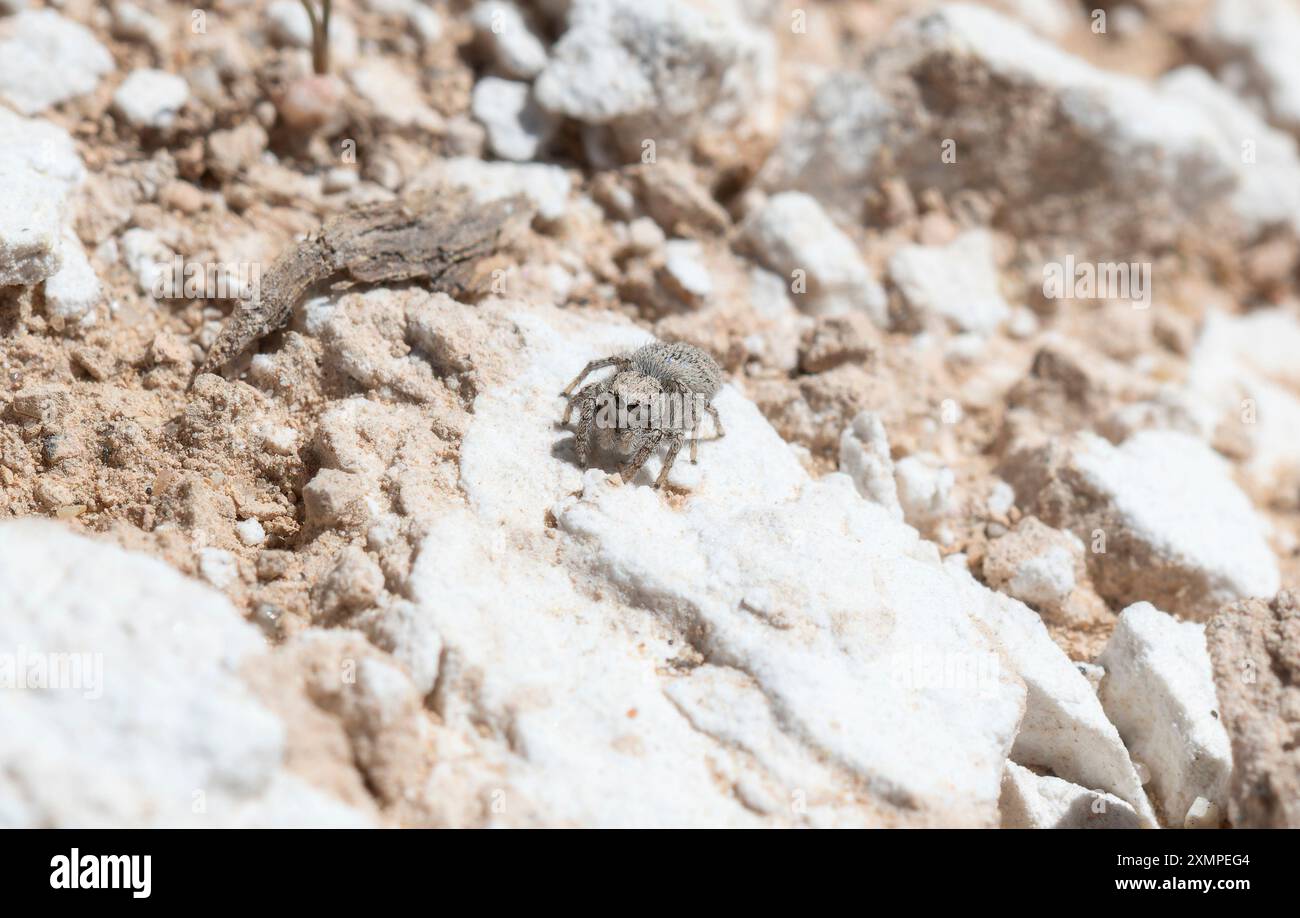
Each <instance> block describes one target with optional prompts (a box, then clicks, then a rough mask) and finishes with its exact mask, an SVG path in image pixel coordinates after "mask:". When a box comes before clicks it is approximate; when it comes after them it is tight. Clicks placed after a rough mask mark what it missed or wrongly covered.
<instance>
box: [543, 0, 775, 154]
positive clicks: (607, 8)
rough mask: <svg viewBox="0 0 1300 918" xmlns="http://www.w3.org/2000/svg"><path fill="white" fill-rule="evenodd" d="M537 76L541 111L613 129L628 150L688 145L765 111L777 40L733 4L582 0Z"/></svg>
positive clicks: (725, 1) (772, 81)
mask: <svg viewBox="0 0 1300 918" xmlns="http://www.w3.org/2000/svg"><path fill="white" fill-rule="evenodd" d="M567 23H568V30H567V31H566V32H565V33H564V35H562V36H561V37H560V40H559V41H558V42H556V44H555V45H554V47H553V48H552V49H551V59H550V62H549V63H548V64H547V66H546V69H545V70H543V71H542V73H541V74H540V75H539V76H538V78H537V83H536V89H537V98H538V101H539V102H540V104H541V105H542V107H543V108H546V109H548V110H550V111H552V112H555V113H556V114H560V115H565V116H568V117H570V118H575V119H577V120H578V121H582V122H584V123H586V124H590V125H609V126H610V127H611V128H612V129H613V131H614V134H615V139H616V140H617V141H618V143H619V144H620V146H621V147H622V148H623V150H624V151H625V152H629V153H635V154H636V155H640V154H641V153H642V151H643V147H642V144H643V142H644V141H647V140H653V141H654V142H655V144H656V147H657V150H658V152H659V153H663V152H665V149H664V148H665V147H669V148H671V147H675V146H679V145H686V144H688V143H689V142H690V140H691V139H692V138H693V137H694V136H695V135H696V134H697V133H698V132H700V131H701V130H703V129H705V128H711V129H721V128H726V127H728V126H730V125H733V124H735V123H736V122H737V121H739V120H740V119H741V118H742V117H746V116H748V115H750V114H751V112H752V111H753V110H754V109H755V108H759V107H761V106H763V105H764V104H765V103H766V102H767V100H768V98H769V97H770V96H771V94H772V92H773V90H774V88H775V54H776V51H775V43H774V41H773V39H772V36H771V35H770V34H769V33H768V32H767V31H766V30H761V29H758V28H754V27H753V26H751V25H750V24H749V23H748V22H747V21H746V20H745V18H744V17H743V16H742V15H740V14H739V13H738V11H737V10H736V4H734V3H732V2H729V0H706V2H703V3H698V4H697V3H687V2H685V0H662V2H657V3H644V2H641V0H575V2H574V3H573V5H572V8H571V9H570V11H569V14H568V17H567Z"/></svg>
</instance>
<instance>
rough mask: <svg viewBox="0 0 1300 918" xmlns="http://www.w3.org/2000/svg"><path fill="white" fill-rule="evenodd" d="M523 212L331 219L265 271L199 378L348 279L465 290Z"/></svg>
mask: <svg viewBox="0 0 1300 918" xmlns="http://www.w3.org/2000/svg"><path fill="white" fill-rule="evenodd" d="M523 210H524V208H523V206H522V202H521V201H519V200H518V199H516V198H510V199H507V200H504V201H496V202H494V203H492V204H488V205H486V206H481V207H478V208H470V207H466V205H465V202H464V201H462V200H459V199H453V200H447V201H441V202H435V203H433V204H431V205H427V206H426V205H424V204H418V205H417V204H415V203H413V202H403V201H391V202H385V203H381V204H371V205H368V206H365V207H361V208H358V209H357V210H353V211H349V212H348V213H345V214H341V215H339V216H337V217H333V218H332V219H330V220H327V221H326V222H325V224H324V226H322V227H321V228H320V230H319V231H317V232H316V233H313V234H312V235H310V236H308V237H307V238H306V239H304V240H303V241H302V242H300V243H298V244H296V245H295V246H293V247H292V248H290V249H289V250H288V251H286V252H283V253H282V254H281V255H280V257H279V258H277V259H276V260H275V262H274V264H272V265H271V267H270V268H269V269H267V272H266V276H265V277H264V278H262V281H261V285H260V288H259V289H258V291H257V292H256V294H255V295H254V296H253V297H252V298H250V299H248V300H245V301H243V302H241V303H240V304H239V306H238V307H237V308H236V310H235V312H234V314H233V315H232V316H231V317H230V318H229V319H228V320H227V321H226V324H225V326H224V327H223V328H222V329H221V334H220V335H219V336H218V337H217V340H216V342H215V343H214V344H213V345H212V348H211V350H209V351H208V355H207V357H206V358H205V359H204V361H203V364H202V365H201V366H200V367H199V369H198V373H218V372H220V371H221V370H222V369H223V368H224V367H225V366H226V365H227V364H229V363H230V362H231V361H232V360H234V359H235V358H236V357H238V356H239V355H240V354H242V353H243V352H244V351H245V350H246V349H247V348H248V347H249V346H250V345H252V344H253V343H254V342H256V341H257V340H259V339H260V338H262V337H264V336H266V335H268V334H270V333H271V332H273V331H275V330H276V329H278V328H281V327H283V326H284V325H285V324H286V323H287V322H288V321H289V319H290V317H291V316H292V315H293V310H294V307H296V306H297V305H298V303H299V302H301V301H302V300H303V299H304V298H305V297H306V296H307V294H308V292H309V291H310V290H311V289H312V288H313V287H315V286H316V285H318V284H320V283H322V282H324V281H328V280H332V279H334V278H338V277H342V276H346V277H348V278H350V279H351V280H354V281H359V282H362V283H371V284H374V283H385V282H392V281H402V280H414V279H419V278H423V279H426V280H428V281H429V282H430V286H431V287H432V289H434V290H442V291H445V292H447V293H450V294H452V295H457V294H460V293H463V292H465V291H466V290H468V289H470V288H471V286H472V282H473V280H474V275H475V268H476V265H477V263H478V262H479V261H481V260H482V259H483V258H486V257H487V256H489V255H491V254H493V253H494V252H495V251H496V250H497V248H498V247H499V245H500V242H501V237H502V235H503V233H504V231H505V228H506V225H507V223H508V222H509V220H510V218H511V217H512V216H513V215H514V214H516V213H518V212H522V211H523ZM196 375H197V374H196Z"/></svg>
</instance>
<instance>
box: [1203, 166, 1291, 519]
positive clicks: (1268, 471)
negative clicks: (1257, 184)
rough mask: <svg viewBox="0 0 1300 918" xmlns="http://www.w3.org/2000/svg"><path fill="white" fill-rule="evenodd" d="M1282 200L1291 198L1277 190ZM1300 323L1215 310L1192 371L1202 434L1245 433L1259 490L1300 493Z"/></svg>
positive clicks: (1250, 473)
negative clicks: (1299, 433)
mask: <svg viewBox="0 0 1300 918" xmlns="http://www.w3.org/2000/svg"><path fill="white" fill-rule="evenodd" d="M1277 191H1278V193H1279V194H1285V192H1284V191H1283V190H1282V189H1277ZM1297 353H1300V322H1297V321H1296V319H1295V316H1294V315H1292V313H1291V312H1290V311H1289V310H1286V309H1260V310H1256V311H1253V312H1249V313H1247V314H1245V315H1242V316H1229V315H1225V314H1223V313H1221V312H1217V311H1214V312H1210V313H1209V314H1208V315H1207V316H1206V319H1205V323H1204V325H1203V326H1202V328H1201V335H1200V338H1199V339H1198V340H1197V342H1196V347H1195V349H1194V350H1193V352H1192V356H1191V362H1190V365H1189V366H1188V370H1187V385H1186V392H1187V393H1188V395H1189V396H1190V398H1189V400H1188V401H1189V404H1190V405H1191V406H1192V407H1193V409H1194V410H1195V412H1196V421H1197V425H1198V426H1199V428H1200V430H1199V433H1200V434H1201V435H1202V436H1203V437H1205V438H1207V439H1208V438H1211V437H1213V435H1214V432H1215V430H1216V428H1218V427H1219V425H1220V424H1224V425H1225V426H1228V427H1230V429H1234V430H1236V431H1239V432H1240V433H1242V434H1244V435H1245V439H1246V442H1247V443H1248V444H1249V445H1250V455H1249V456H1248V457H1247V458H1246V459H1245V460H1244V461H1243V462H1242V463H1241V467H1242V468H1243V470H1244V472H1245V476H1246V479H1247V480H1248V481H1249V482H1250V484H1251V485H1252V486H1253V487H1254V488H1255V489H1256V490H1258V491H1259V492H1261V493H1265V494H1276V493H1280V492H1282V491H1285V490H1286V489H1288V488H1296V487H1300V438H1297V437H1296V436H1295V431H1297V430H1300V366H1297V363H1296V359H1295V355H1296V354H1297Z"/></svg>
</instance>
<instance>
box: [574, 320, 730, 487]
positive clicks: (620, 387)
mask: <svg viewBox="0 0 1300 918" xmlns="http://www.w3.org/2000/svg"><path fill="white" fill-rule="evenodd" d="M604 367H614V368H615V373H614V374H613V375H612V376H609V377H608V378H606V379H603V380H600V381H598V382H594V383H591V384H590V385H587V386H583V388H581V389H579V390H578V391H577V392H576V393H575V392H574V389H577V387H578V384H579V383H581V382H582V381H583V380H584V379H586V378H587V376H588V375H590V374H591V373H593V372H595V371H596V370H599V369H602V368H604ZM721 386H722V370H721V369H720V368H719V367H718V365H717V363H716V362H714V360H713V358H712V357H710V356H709V355H708V354H706V353H704V351H702V350H700V349H699V348H698V347H695V346H693V345H690V344H684V343H681V342H675V343H667V344H666V343H663V342H660V341H656V342H654V343H652V344H647V345H645V346H644V347H641V348H638V349H637V350H635V351H633V352H632V353H630V354H616V355H614V356H613V357H605V358H603V359H601V360H593V361H592V362H591V363H589V364H587V366H586V368H585V369H584V370H583V371H582V372H581V373H580V374H579V375H578V378H577V379H575V380H574V381H573V382H571V383H569V385H568V387H567V388H566V389H565V390H564V392H563V393H561V394H562V395H564V396H565V397H566V398H568V399H569V404H568V406H567V407H566V408H565V410H564V423H565V424H568V423H569V419H570V417H572V415H573V411H574V409H575V408H576V409H577V410H578V429H577V441H576V448H577V453H578V463H579V465H581V466H582V467H583V468H584V469H585V468H587V466H588V464H589V462H590V457H591V453H590V450H591V440H592V437H593V434H594V436H595V439H596V442H597V444H598V445H599V447H600V448H601V449H604V450H608V451H610V452H613V453H616V454H618V455H620V456H623V457H625V458H626V459H627V463H626V465H624V466H623V467H622V468H621V469H620V470H619V474H620V475H621V476H622V478H623V480H624V481H631V480H632V477H633V476H634V475H636V473H637V471H638V470H640V468H641V466H643V465H645V463H646V461H647V460H648V459H649V458H650V456H651V455H653V454H654V452H655V450H657V449H658V448H659V447H660V446H661V445H663V444H667V445H668V457H667V458H666V459H665V460H664V464H663V468H662V469H661V470H660V471H659V477H658V478H656V479H655V487H656V488H658V487H662V486H663V484H664V483H665V482H666V481H667V480H668V472H669V470H670V469H671V468H672V466H673V462H674V461H676V459H677V453H678V452H679V451H680V450H681V448H682V444H683V443H684V442H685V441H686V437H687V435H688V434H692V433H693V434H694V436H693V437H691V461H692V462H695V461H696V458H697V450H698V444H699V440H700V437H699V424H700V417H699V415H700V414H701V413H706V414H708V415H709V416H710V417H711V418H713V426H714V429H715V431H716V434H715V437H714V439H718V438H721V437H723V436H725V431H724V430H723V429H722V420H721V419H720V418H719V417H718V409H716V408H714V407H713V405H712V402H713V397H714V396H715V395H717V394H718V389H719V388H720V387H721Z"/></svg>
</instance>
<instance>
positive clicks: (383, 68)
mask: <svg viewBox="0 0 1300 918" xmlns="http://www.w3.org/2000/svg"><path fill="white" fill-rule="evenodd" d="M348 82H349V83H351V84H352V88H353V89H355V90H356V91H357V94H358V95H360V96H361V98H362V99H364V100H365V101H366V102H367V103H368V104H369V105H370V107H371V108H372V109H373V112H374V114H375V115H377V116H379V117H380V118H382V119H383V120H385V121H387V122H390V123H391V124H393V125H394V126H396V127H402V128H409V127H414V128H420V129H422V130H426V131H433V132H440V131H441V130H442V129H443V127H444V125H445V122H444V120H443V117H442V115H440V114H438V112H436V111H434V110H433V109H432V108H430V107H429V105H428V104H427V103H426V102H425V101H424V95H423V93H421V91H420V87H419V86H418V85H417V84H416V82H415V81H414V80H413V79H412V78H411V77H410V76H409V75H407V74H406V73H405V72H404V71H402V69H401V68H399V67H398V66H397V65H396V64H394V63H392V62H391V61H387V60H376V61H371V62H369V63H364V64H360V65H358V66H356V67H353V68H352V69H351V70H349V71H348Z"/></svg>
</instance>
